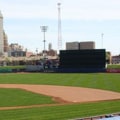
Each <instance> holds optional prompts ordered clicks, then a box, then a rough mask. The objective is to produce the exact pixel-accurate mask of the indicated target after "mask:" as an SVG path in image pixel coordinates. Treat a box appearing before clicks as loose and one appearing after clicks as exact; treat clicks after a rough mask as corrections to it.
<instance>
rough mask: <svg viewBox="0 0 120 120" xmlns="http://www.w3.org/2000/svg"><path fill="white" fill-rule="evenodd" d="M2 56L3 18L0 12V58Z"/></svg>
mask: <svg viewBox="0 0 120 120" xmlns="http://www.w3.org/2000/svg"><path fill="white" fill-rule="evenodd" d="M3 54H4V40H3V16H2V14H1V11H0V56H1V55H3Z"/></svg>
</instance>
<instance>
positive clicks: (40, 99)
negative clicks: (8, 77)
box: [0, 88, 55, 107]
mask: <svg viewBox="0 0 120 120" xmlns="http://www.w3.org/2000/svg"><path fill="white" fill-rule="evenodd" d="M51 103H55V102H54V101H52V98H51V97H48V96H44V95H40V94H34V93H32V92H28V91H24V90H20V89H8V88H7V89H5V88H1V89H0V107H8V106H9V107H10V106H28V105H38V104H51Z"/></svg>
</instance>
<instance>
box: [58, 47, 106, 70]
mask: <svg viewBox="0 0 120 120" xmlns="http://www.w3.org/2000/svg"><path fill="white" fill-rule="evenodd" d="M105 65H106V52H105V49H94V50H93V49H92V50H61V51H60V66H59V69H60V70H61V71H64V72H103V71H105Z"/></svg>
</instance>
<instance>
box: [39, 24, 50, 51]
mask: <svg viewBox="0 0 120 120" xmlns="http://www.w3.org/2000/svg"><path fill="white" fill-rule="evenodd" d="M40 28H41V31H42V32H43V43H44V52H45V42H46V40H45V32H46V31H47V28H48V27H47V26H40Z"/></svg>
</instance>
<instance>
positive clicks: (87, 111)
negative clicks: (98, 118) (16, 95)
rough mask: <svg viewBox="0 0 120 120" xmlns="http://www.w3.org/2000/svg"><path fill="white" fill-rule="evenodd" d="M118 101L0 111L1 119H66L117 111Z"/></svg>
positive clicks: (119, 108) (118, 108) (119, 102)
mask: <svg viewBox="0 0 120 120" xmlns="http://www.w3.org/2000/svg"><path fill="white" fill-rule="evenodd" d="M119 110H120V101H109V102H99V103H89V104H88V103H87V104H75V105H64V106H52V107H40V108H29V109H18V110H4V111H0V119H1V120H68V119H72V118H80V117H87V116H95V115H101V114H109V113H114V112H119Z"/></svg>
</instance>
